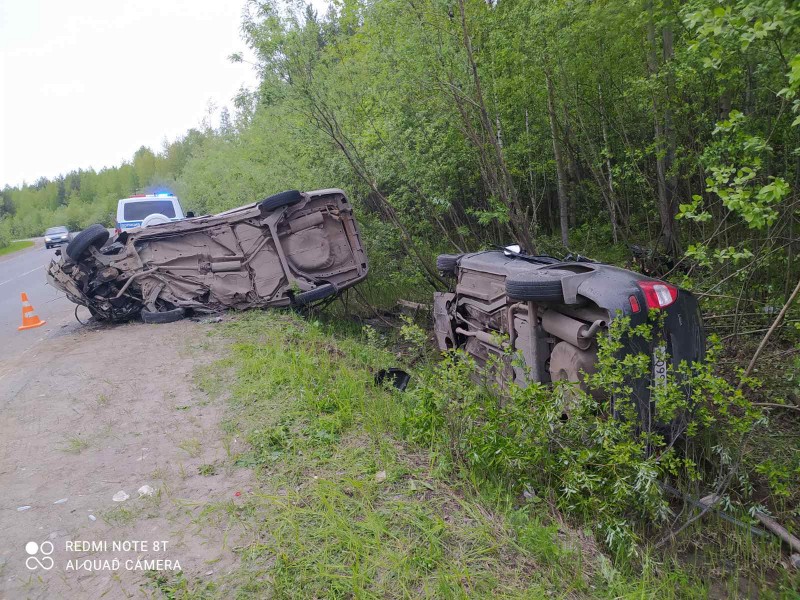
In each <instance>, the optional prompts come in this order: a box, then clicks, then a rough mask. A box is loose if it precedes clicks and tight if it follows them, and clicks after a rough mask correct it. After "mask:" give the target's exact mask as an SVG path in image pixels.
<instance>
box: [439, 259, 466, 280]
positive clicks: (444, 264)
mask: <svg viewBox="0 0 800 600" xmlns="http://www.w3.org/2000/svg"><path fill="white" fill-rule="evenodd" d="M462 256H464V255H463V254H440V255H439V256H437V257H436V270H437V271H439V272H440V273H442V274H443V275H449V276H450V277H455V276H456V275H457V273H456V268H457V267H458V261H459V260H460V259H461V257H462Z"/></svg>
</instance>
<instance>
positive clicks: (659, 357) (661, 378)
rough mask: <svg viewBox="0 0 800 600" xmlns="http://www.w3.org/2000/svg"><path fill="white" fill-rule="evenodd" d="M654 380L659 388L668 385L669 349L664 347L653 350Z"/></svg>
mask: <svg viewBox="0 0 800 600" xmlns="http://www.w3.org/2000/svg"><path fill="white" fill-rule="evenodd" d="M653 380H654V383H655V384H656V385H657V386H664V385H666V384H667V349H666V348H665V347H664V346H657V347H656V349H655V350H653Z"/></svg>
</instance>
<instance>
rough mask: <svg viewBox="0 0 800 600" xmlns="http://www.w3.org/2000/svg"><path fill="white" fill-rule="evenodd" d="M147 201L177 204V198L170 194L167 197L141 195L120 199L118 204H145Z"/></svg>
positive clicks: (161, 195)
mask: <svg viewBox="0 0 800 600" xmlns="http://www.w3.org/2000/svg"><path fill="white" fill-rule="evenodd" d="M148 200H175V201H176V202H177V200H178V197H177V196H175V195H174V194H170V195H169V196H165V195H163V194H141V195H137V196H129V197H128V198H120V200H119V201H120V202H147V201H148Z"/></svg>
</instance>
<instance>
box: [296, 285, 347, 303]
mask: <svg viewBox="0 0 800 600" xmlns="http://www.w3.org/2000/svg"><path fill="white" fill-rule="evenodd" d="M338 291H339V290H337V289H336V286H335V285H333V284H332V283H324V284H322V285H320V286H317V287H315V288H314V289H313V290H308V291H307V292H301V293H299V294H295V295H294V297H293V298H292V304H294V305H295V306H308V305H309V304H313V303H314V302H317V301H319V300H323V299H325V298H329V297H330V296H333V295H334V294H336V293H337V292H338Z"/></svg>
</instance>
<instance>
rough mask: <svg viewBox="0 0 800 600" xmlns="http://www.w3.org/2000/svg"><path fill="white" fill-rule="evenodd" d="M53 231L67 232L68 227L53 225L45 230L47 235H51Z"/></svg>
mask: <svg viewBox="0 0 800 600" xmlns="http://www.w3.org/2000/svg"><path fill="white" fill-rule="evenodd" d="M51 233H67V228H66V227H51V228H50V229H48V230H47V231H45V232H44V234H45V235H49V234H51Z"/></svg>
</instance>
